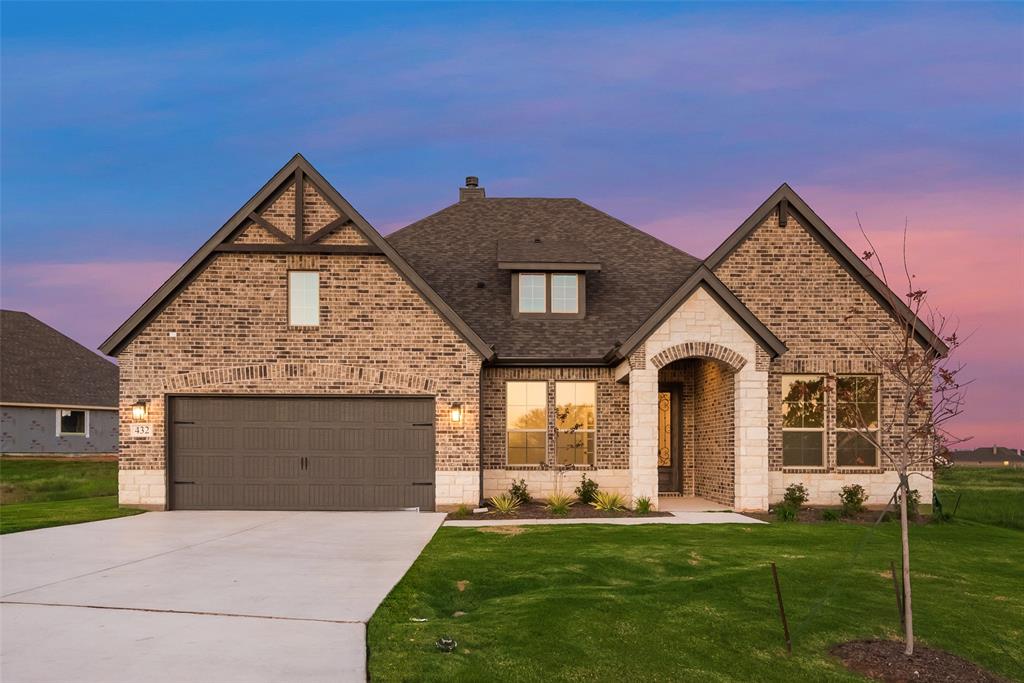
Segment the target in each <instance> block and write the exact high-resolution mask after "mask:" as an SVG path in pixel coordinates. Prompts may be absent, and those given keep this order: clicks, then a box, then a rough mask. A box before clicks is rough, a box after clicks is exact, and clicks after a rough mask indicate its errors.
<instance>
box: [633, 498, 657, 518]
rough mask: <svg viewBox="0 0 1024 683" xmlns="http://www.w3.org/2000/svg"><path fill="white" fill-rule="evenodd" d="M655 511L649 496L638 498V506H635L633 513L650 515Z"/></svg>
mask: <svg viewBox="0 0 1024 683" xmlns="http://www.w3.org/2000/svg"><path fill="white" fill-rule="evenodd" d="M653 509H654V506H653V505H652V504H651V499H650V498H648V497H647V496H641V497H640V498H637V499H636V504H635V505H634V506H633V511H634V512H636V514H638V515H649V514H651V511H652V510H653Z"/></svg>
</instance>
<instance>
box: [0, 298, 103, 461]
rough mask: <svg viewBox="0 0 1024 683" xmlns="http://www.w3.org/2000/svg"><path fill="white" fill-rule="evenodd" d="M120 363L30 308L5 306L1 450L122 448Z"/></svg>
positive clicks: (1, 317)
mask: <svg viewBox="0 0 1024 683" xmlns="http://www.w3.org/2000/svg"><path fill="white" fill-rule="evenodd" d="M117 421H118V420H117V366H116V365H114V364H113V363H111V362H110V361H108V360H107V359H106V358H102V357H100V356H98V355H96V354H95V353H94V352H92V351H90V350H89V349H87V348H85V347H84V346H82V345H81V344H79V343H78V342H76V341H74V340H73V339H69V338H68V337H65V336H64V335H63V334H61V333H60V332H58V331H57V330H55V329H53V328H52V327H50V326H49V325H46V324H44V323H42V322H40V321H38V320H36V319H35V318H33V317H32V316H30V315H29V314H28V313H22V312H20V311H0V453H3V454H4V455H98V454H108V455H109V454H116V453H117Z"/></svg>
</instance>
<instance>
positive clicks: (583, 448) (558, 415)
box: [555, 382, 597, 465]
mask: <svg viewBox="0 0 1024 683" xmlns="http://www.w3.org/2000/svg"><path fill="white" fill-rule="evenodd" d="M555 428H556V429H557V430H558V436H557V441H556V443H555V462H557V463H558V464H559V465H569V464H572V465H592V464H593V463H594V435H595V430H596V428H597V384H596V383H595V382H556V383H555Z"/></svg>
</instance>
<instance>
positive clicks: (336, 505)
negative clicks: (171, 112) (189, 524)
mask: <svg viewBox="0 0 1024 683" xmlns="http://www.w3.org/2000/svg"><path fill="white" fill-rule="evenodd" d="M169 418H170V420H171V422H172V431H171V443H170V449H169V453H170V481H171V506H172V507H173V508H175V509H179V510H185V509H191V510H393V509H395V508H407V507H419V508H421V509H424V510H433V509H434V401H433V399H429V398H427V399H423V398H387V397H382V398H309V397H272V398H270V397H266V398H265V397H251V398H250V397H218V398H207V397H201V398H200V397H196V398H185V397H178V398H173V399H171V403H170V415H169Z"/></svg>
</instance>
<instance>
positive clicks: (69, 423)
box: [57, 409, 89, 436]
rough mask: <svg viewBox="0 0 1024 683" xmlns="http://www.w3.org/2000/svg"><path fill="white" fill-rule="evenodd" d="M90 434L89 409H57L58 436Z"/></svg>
mask: <svg viewBox="0 0 1024 683" xmlns="http://www.w3.org/2000/svg"><path fill="white" fill-rule="evenodd" d="M68 435H81V436H89V411H88V410H64V409H58V410H57V436H68Z"/></svg>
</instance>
